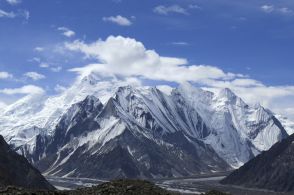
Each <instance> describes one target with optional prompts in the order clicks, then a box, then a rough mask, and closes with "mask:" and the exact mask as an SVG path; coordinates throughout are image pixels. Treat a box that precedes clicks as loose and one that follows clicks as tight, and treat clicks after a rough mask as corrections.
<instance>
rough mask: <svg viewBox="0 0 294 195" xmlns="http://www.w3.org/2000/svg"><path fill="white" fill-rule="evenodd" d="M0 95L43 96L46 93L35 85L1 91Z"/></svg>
mask: <svg viewBox="0 0 294 195" xmlns="http://www.w3.org/2000/svg"><path fill="white" fill-rule="evenodd" d="M0 93H3V94H6V95H15V94H23V95H29V94H43V93H45V91H44V89H42V88H41V87H38V86H35V85H25V86H23V87H20V88H5V89H0Z"/></svg>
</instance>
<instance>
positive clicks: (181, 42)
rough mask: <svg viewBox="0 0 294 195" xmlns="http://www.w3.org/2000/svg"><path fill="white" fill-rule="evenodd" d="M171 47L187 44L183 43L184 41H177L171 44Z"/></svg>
mask: <svg viewBox="0 0 294 195" xmlns="http://www.w3.org/2000/svg"><path fill="white" fill-rule="evenodd" d="M171 44H172V45H177V46H187V45H189V43H187V42H184V41H178V42H172V43H171Z"/></svg>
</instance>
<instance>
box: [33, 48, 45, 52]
mask: <svg viewBox="0 0 294 195" xmlns="http://www.w3.org/2000/svg"><path fill="white" fill-rule="evenodd" d="M34 51H37V52H42V51H44V48H43V47H35V48H34Z"/></svg>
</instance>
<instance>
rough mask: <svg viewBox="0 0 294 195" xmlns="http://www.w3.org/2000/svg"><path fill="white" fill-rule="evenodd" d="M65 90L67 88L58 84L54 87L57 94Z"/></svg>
mask: <svg viewBox="0 0 294 195" xmlns="http://www.w3.org/2000/svg"><path fill="white" fill-rule="evenodd" d="M65 90H66V87H64V86H61V85H59V84H57V85H56V86H55V87H54V91H56V92H57V93H61V92H64V91H65Z"/></svg>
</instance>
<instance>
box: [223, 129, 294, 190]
mask: <svg viewBox="0 0 294 195" xmlns="http://www.w3.org/2000/svg"><path fill="white" fill-rule="evenodd" d="M222 183H223V184H233V185H241V186H247V187H254V188H264V189H269V190H275V191H294V135H292V136H290V137H288V138H287V139H285V140H282V141H281V142H278V143H276V144H275V145H273V147H271V148H270V149H269V150H268V151H266V152H262V153H261V154H260V155H258V156H257V157H255V158H253V159H252V160H250V161H249V162H247V163H246V164H245V165H244V166H242V167H241V168H239V169H238V170H236V171H234V172H233V173H232V174H231V175H229V176H228V177H227V178H225V179H224V180H223V181H222Z"/></svg>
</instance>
